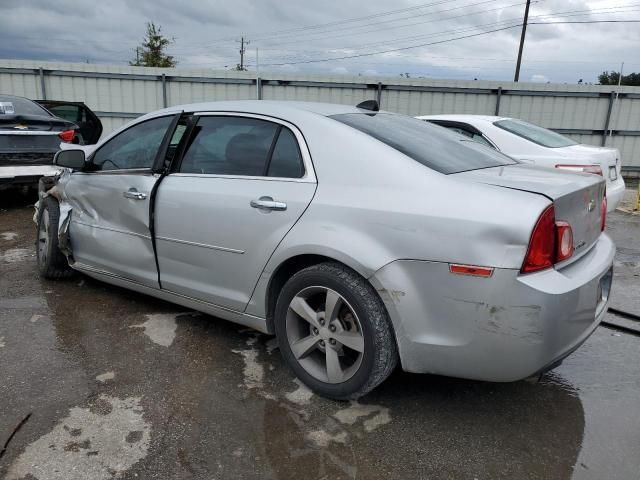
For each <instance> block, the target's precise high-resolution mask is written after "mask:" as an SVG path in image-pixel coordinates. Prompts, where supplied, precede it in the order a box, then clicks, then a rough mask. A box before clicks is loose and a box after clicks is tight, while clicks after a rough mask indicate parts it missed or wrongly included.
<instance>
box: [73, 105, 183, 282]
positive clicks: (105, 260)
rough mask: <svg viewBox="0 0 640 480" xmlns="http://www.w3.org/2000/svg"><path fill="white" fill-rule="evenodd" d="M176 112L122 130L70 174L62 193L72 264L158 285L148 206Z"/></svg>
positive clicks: (133, 280)
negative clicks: (82, 167) (68, 210)
mask: <svg viewBox="0 0 640 480" xmlns="http://www.w3.org/2000/svg"><path fill="white" fill-rule="evenodd" d="M174 118H175V116H167V117H159V118H154V119H151V120H147V121H145V122H142V123H138V124H136V125H134V126H132V127H131V128H129V129H127V130H125V131H123V132H121V133H120V134H118V135H117V136H115V137H113V138H112V139H110V140H109V141H107V142H106V143H104V144H103V145H102V146H100V147H99V148H98V149H97V150H96V152H95V153H94V154H93V155H92V156H91V157H90V159H89V168H88V169H87V171H84V172H76V173H73V174H72V175H71V178H70V179H69V181H68V183H67V184H66V185H65V188H64V191H65V194H66V196H67V199H68V202H69V203H70V204H71V206H72V212H71V222H70V226H69V237H70V239H71V248H72V251H73V258H74V260H75V262H76V266H77V267H78V268H80V269H85V270H90V271H96V272H100V273H105V274H109V275H113V276H117V277H120V278H124V279H127V280H129V281H132V282H135V283H138V284H142V285H145V286H149V287H154V288H157V287H158V286H159V285H158V272H157V268H156V262H155V256H154V252H153V243H152V241H151V233H150V229H149V219H150V215H149V206H150V200H151V196H152V191H153V187H154V185H155V184H156V182H157V181H158V178H159V175H158V174H155V173H153V171H152V168H153V165H154V162H155V160H156V156H157V155H158V152H159V150H160V149H161V145H162V143H163V139H164V137H165V135H166V134H167V130H168V129H169V128H173V125H172V123H173V120H174Z"/></svg>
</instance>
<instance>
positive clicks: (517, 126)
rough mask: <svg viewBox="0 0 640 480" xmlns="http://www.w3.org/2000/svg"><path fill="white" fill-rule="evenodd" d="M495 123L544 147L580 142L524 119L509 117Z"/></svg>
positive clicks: (564, 145) (563, 145) (566, 145)
mask: <svg viewBox="0 0 640 480" xmlns="http://www.w3.org/2000/svg"><path fill="white" fill-rule="evenodd" d="M493 124H494V125H495V126H496V127H500V128H502V129H503V130H506V131H507V132H511V133H513V134H514V135H518V136H519V137H522V138H524V139H526V140H529V141H531V142H533V143H537V144H538V145H542V146H543V147H549V148H558V147H569V146H571V145H577V144H578V143H577V142H574V141H573V140H571V139H570V138H568V137H565V136H564V135H560V134H559V133H556V132H552V131H551V130H547V129H546V128H542V127H539V126H537V125H532V124H531V123H527V122H524V121H522V120H514V119H512V118H509V119H506V120H498V121H497V122H494V123H493Z"/></svg>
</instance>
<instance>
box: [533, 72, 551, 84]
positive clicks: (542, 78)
mask: <svg viewBox="0 0 640 480" xmlns="http://www.w3.org/2000/svg"><path fill="white" fill-rule="evenodd" d="M531 81H532V82H538V83H547V82H549V81H550V80H549V78H548V77H547V76H545V75H540V74H539V73H536V74H535V75H531Z"/></svg>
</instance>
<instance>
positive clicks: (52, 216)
mask: <svg viewBox="0 0 640 480" xmlns="http://www.w3.org/2000/svg"><path fill="white" fill-rule="evenodd" d="M38 213H39V215H38V237H37V239H36V255H37V258H38V270H39V272H40V275H42V276H43V277H44V278H48V279H50V280H58V279H60V278H68V277H70V276H72V275H73V273H74V272H73V270H72V269H71V267H69V263H68V262H67V259H66V257H65V256H64V255H63V254H62V252H61V251H60V249H59V248H58V225H59V222H60V206H59V204H58V202H57V200H56V199H55V198H53V197H50V196H49V197H45V198H44V199H42V200H41V201H40V208H39V212H38Z"/></svg>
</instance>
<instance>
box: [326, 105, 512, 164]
mask: <svg viewBox="0 0 640 480" xmlns="http://www.w3.org/2000/svg"><path fill="white" fill-rule="evenodd" d="M331 118H333V119H334V120H337V121H339V122H342V123H344V124H346V125H349V126H350V127H353V128H355V129H357V130H360V131H361V132H364V133H366V134H368V135H371V136H372V137H373V138H375V139H377V140H380V141H381V142H383V143H385V144H387V145H388V146H390V147H392V148H394V149H396V150H398V151H399V152H402V153H404V154H405V155H407V156H408V157H411V158H413V159H414V160H415V161H417V162H420V163H421V164H423V165H425V166H427V167H429V168H431V169H433V170H436V171H438V172H440V173H445V174H450V173H459V172H465V171H468V170H477V169H480V168H489V167H498V166H501V165H512V164H514V163H517V162H516V161H515V160H513V159H512V158H510V157H507V156H506V155H503V154H501V153H500V152H497V151H495V150H493V149H492V148H489V147H486V146H484V145H481V144H480V143H478V142H474V141H471V140H467V139H465V138H464V137H462V136H461V135H458V134H456V133H453V132H450V131H448V130H447V129H445V128H441V127H438V126H435V125H431V124H429V123H427V122H424V121H422V120H418V119H415V118H412V117H407V116H405V115H396V114H390V113H378V114H364V113H345V114H340V115H333V116H331Z"/></svg>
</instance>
